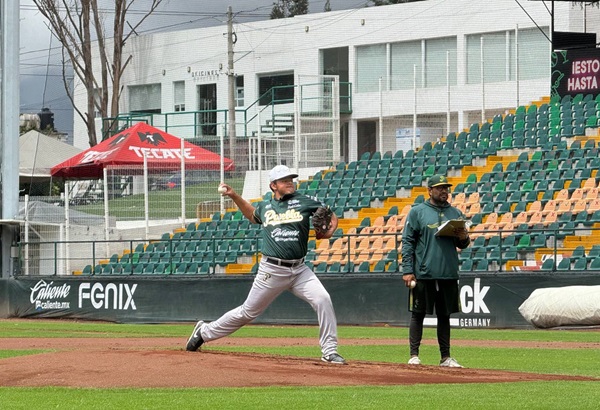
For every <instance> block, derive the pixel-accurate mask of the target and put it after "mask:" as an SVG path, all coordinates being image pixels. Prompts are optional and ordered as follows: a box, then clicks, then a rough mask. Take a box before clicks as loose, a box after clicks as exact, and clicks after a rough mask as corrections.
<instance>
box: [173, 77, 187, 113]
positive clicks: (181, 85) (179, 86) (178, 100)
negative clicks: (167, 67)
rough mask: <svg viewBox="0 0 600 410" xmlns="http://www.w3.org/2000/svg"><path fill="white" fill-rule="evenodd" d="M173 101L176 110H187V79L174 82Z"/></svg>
mask: <svg viewBox="0 0 600 410" xmlns="http://www.w3.org/2000/svg"><path fill="white" fill-rule="evenodd" d="M173 103H174V108H175V112H179V111H185V81H174V82H173Z"/></svg>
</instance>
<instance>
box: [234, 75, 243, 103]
mask: <svg viewBox="0 0 600 410" xmlns="http://www.w3.org/2000/svg"><path fill="white" fill-rule="evenodd" d="M235 106H236V107H243V106H244V76H243V75H239V76H237V77H235Z"/></svg>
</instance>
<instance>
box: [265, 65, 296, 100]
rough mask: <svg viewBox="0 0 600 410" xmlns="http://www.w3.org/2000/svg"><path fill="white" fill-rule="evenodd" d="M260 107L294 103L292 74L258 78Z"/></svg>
mask: <svg viewBox="0 0 600 410" xmlns="http://www.w3.org/2000/svg"><path fill="white" fill-rule="evenodd" d="M258 95H260V101H259V104H260V105H269V104H290V103H293V102H294V74H293V73H292V74H274V75H269V76H261V77H259V78H258Z"/></svg>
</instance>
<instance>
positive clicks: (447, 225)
mask: <svg viewBox="0 0 600 410" xmlns="http://www.w3.org/2000/svg"><path fill="white" fill-rule="evenodd" d="M471 225H472V224H471V221H467V220H465V219H450V220H448V221H446V222H444V223H443V224H441V225H440V226H439V227H438V229H437V232H436V233H435V236H456V235H454V230H455V229H459V228H465V229H469V228H470V227H471Z"/></svg>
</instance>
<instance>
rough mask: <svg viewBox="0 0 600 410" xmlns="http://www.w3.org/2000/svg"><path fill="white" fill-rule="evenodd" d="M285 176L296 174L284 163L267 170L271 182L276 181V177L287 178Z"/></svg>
mask: <svg viewBox="0 0 600 410" xmlns="http://www.w3.org/2000/svg"><path fill="white" fill-rule="evenodd" d="M287 177H292V178H297V177H298V174H294V173H293V172H292V171H290V169H289V168H288V167H286V166H285V165H277V166H276V167H274V168H273V169H272V170H271V171H270V172H269V180H270V181H271V182H274V181H277V180H278V179H282V178H287Z"/></svg>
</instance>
